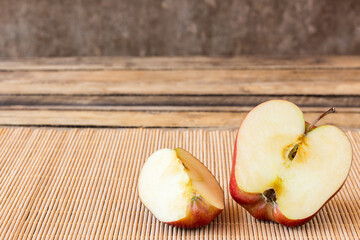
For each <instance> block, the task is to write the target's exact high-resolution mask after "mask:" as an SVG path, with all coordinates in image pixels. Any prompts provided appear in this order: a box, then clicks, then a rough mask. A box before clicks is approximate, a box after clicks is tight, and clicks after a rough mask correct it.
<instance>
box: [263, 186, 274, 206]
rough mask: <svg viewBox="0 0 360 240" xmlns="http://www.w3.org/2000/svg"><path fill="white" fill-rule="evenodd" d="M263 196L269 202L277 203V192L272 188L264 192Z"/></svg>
mask: <svg viewBox="0 0 360 240" xmlns="http://www.w3.org/2000/svg"><path fill="white" fill-rule="evenodd" d="M263 196H264V197H265V199H266V201H267V202H273V203H275V202H276V193H275V190H274V189H272V188H270V189H268V190H266V191H264V192H263Z"/></svg>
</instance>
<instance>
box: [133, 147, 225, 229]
mask: <svg viewBox="0 0 360 240" xmlns="http://www.w3.org/2000/svg"><path fill="white" fill-rule="evenodd" d="M138 191H139V196H140V199H141V201H142V203H143V204H144V205H145V206H146V207H147V208H148V209H149V210H150V211H151V212H152V213H153V215H154V216H155V217H156V218H157V219H158V220H160V221H162V222H165V223H168V224H171V225H174V226H177V227H182V228H198V227H202V226H205V225H207V224H209V223H210V222H211V221H212V220H213V219H214V218H215V217H216V216H217V215H219V214H220V212H221V211H222V210H223V209H224V193H223V191H222V189H221V187H220V185H219V183H218V182H217V181H216V179H215V177H214V176H213V175H212V174H211V172H210V171H209V170H208V169H207V168H206V167H205V166H204V165H203V164H202V163H201V162H200V161H199V160H198V159H197V158H195V157H194V156H192V155H191V154H190V153H188V152H187V151H185V150H183V149H181V148H177V149H175V150H172V149H161V150H158V151H156V152H155V153H153V154H152V155H151V156H150V157H149V158H148V159H147V161H146V162H145V164H144V166H143V168H142V170H141V173H140V176H139V182H138Z"/></svg>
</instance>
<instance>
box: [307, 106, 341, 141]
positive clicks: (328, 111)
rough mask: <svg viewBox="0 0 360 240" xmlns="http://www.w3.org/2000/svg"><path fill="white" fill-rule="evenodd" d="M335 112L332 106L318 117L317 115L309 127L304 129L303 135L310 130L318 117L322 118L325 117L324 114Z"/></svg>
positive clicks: (318, 119)
mask: <svg viewBox="0 0 360 240" xmlns="http://www.w3.org/2000/svg"><path fill="white" fill-rule="evenodd" d="M334 112H335V108H334V107H332V108H330V109H329V110H327V111H326V112H324V113H323V114H321V115H320V117H318V118H317V119H316V120H315V121H313V122H312V123H311V124H310V126H309V127H307V128H306V131H305V135H306V134H307V133H308V132H310V130H311V129H312V128H313V127H314V125H315V124H316V123H317V122H318V121H320V119H322V118H323V117H325V116H326V115H328V114H330V113H334Z"/></svg>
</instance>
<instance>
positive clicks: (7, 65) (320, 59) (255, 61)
mask: <svg viewBox="0 0 360 240" xmlns="http://www.w3.org/2000/svg"><path fill="white" fill-rule="evenodd" d="M216 69H222V70H246V69H260V70H263V69H270V70H271V69H272V70H276V69H293V70H299V69H300V70H301V69H313V70H316V69H333V70H334V69H360V56H356V55H352V56H351V55H350V56H311V57H299V56H297V57H295V56H292V57H291V56H287V57H279V56H278V57H270V56H251V55H248V56H236V57H200V56H193V57H145V58H144V57H61V58H20V59H0V71H36V70H42V71H56V70H68V71H71V70H87V71H94V70H95V71H96V70H216Z"/></svg>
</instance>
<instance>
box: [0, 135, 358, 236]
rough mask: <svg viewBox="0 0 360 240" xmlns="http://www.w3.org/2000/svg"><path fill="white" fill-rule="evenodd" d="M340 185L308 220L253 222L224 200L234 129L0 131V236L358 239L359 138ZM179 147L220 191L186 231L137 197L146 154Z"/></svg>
mask: <svg viewBox="0 0 360 240" xmlns="http://www.w3.org/2000/svg"><path fill="white" fill-rule="evenodd" d="M346 134H347V135H348V136H349V138H350V141H351V143H352V146H353V149H354V155H353V164H352V167H351V170H350V174H349V176H348V178H347V181H346V182H345V184H344V186H343V188H342V189H341V190H340V191H339V192H338V193H337V194H336V195H335V197H334V198H333V199H331V200H330V201H329V202H328V203H327V204H326V205H325V206H324V207H323V208H322V209H321V210H320V211H319V213H318V214H317V215H316V216H315V217H314V218H313V219H312V220H311V221H310V222H308V223H306V224H305V225H303V226H301V227H297V228H287V227H284V226H281V225H279V224H276V223H272V222H267V221H259V220H256V219H254V218H253V217H251V215H250V214H248V213H247V212H246V210H245V209H244V208H242V207H241V206H240V205H238V204H236V203H235V201H233V200H232V198H231V196H230V194H229V190H228V183H229V176H230V168H231V158H232V151H233V144H234V142H235V135H236V131H229V130H223V131H213V130H211V131H210V130H189V129H187V130H174V129H172V130H164V129H71V130H68V129H67V130H64V129H29V128H0V170H1V174H0V184H1V188H0V204H1V205H0V206H1V207H0V226H1V228H0V238H1V239H35V238H38V239H46V238H49V239H85V238H86V239H139V240H142V239H153V240H160V239H173V240H180V239H181V240H184V239H192V240H201V239H205V240H212V239H216V240H217V239H223V240H225V239H231V240H233V239H241V240H242V239H244V240H248V239H251V240H274V239H276V240H277V239H292V240H304V239H309V240H313V239H314V240H340V239H341V240H343V239H344V240H345V239H346V240H357V239H358V238H359V235H360V210H359V209H360V208H359V205H360V182H359V178H360V154H359V153H360V132H359V131H358V130H357V131H346ZM176 147H182V148H184V149H186V150H188V151H189V152H191V153H192V154H194V156H196V157H198V158H199V159H200V161H202V162H203V163H204V165H205V166H207V167H208V168H209V170H210V171H211V172H212V173H213V174H214V176H215V177H216V179H217V180H218V181H219V184H220V185H221V187H222V188H223V189H224V201H225V209H224V211H223V212H222V213H221V214H220V215H219V216H218V217H217V218H216V219H215V220H214V221H213V222H212V223H211V224H210V225H208V226H206V227H204V228H200V229H192V230H185V229H179V228H175V227H171V226H169V225H166V224H163V223H161V222H159V221H157V220H156V219H155V217H154V216H153V215H152V214H151V212H149V211H148V210H147V209H146V208H145V207H144V205H143V204H141V202H140V199H139V198H138V193H137V180H138V177H139V173H140V169H141V167H142V166H143V164H144V162H145V160H146V158H148V157H149V156H150V154H151V153H153V152H154V151H156V150H158V149H160V148H172V149H174V148H176Z"/></svg>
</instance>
